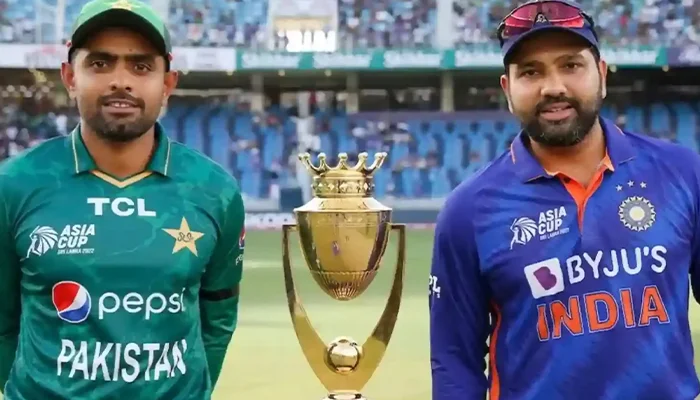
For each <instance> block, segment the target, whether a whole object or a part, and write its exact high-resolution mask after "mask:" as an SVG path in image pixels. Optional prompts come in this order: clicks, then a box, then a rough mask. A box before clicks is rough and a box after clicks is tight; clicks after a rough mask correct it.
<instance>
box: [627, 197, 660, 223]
mask: <svg viewBox="0 0 700 400" xmlns="http://www.w3.org/2000/svg"><path fill="white" fill-rule="evenodd" d="M618 215H619V216H620V221H622V224H623V225H625V227H626V228H627V229H630V230H633V231H635V232H641V231H645V230H647V229H649V228H651V226H652V225H654V221H656V209H655V208H654V205H653V204H651V202H650V201H649V200H647V199H645V198H644V197H641V196H632V197H628V198H626V199H625V200H624V201H623V202H622V203H621V204H620V208H619V209H618Z"/></svg>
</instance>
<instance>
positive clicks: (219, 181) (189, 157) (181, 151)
mask: <svg viewBox="0 0 700 400" xmlns="http://www.w3.org/2000/svg"><path fill="white" fill-rule="evenodd" d="M170 146H171V150H170V151H171V152H172V154H171V157H170V162H172V163H173V167H174V168H173V177H174V178H175V179H179V180H186V181H188V182H192V183H193V184H194V185H195V187H197V188H201V189H204V190H207V191H210V192H215V193H220V194H221V195H223V196H226V197H229V198H231V197H233V196H235V195H238V194H240V187H239V184H238V181H237V180H236V178H235V177H234V176H233V175H231V173H230V172H229V171H228V170H226V169H225V168H224V167H223V166H221V165H220V164H219V163H217V162H215V161H214V160H212V159H211V158H209V157H208V156H206V155H205V154H203V153H201V152H199V151H197V150H195V149H193V148H191V147H188V146H186V145H184V144H182V143H179V142H176V141H173V140H171V144H170Z"/></svg>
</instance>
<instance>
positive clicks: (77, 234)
mask: <svg viewBox="0 0 700 400" xmlns="http://www.w3.org/2000/svg"><path fill="white" fill-rule="evenodd" d="M92 236H95V224H78V225H66V226H65V227H64V228H63V229H62V230H61V233H60V234H59V233H58V232H57V231H56V230H55V229H54V228H52V227H50V226H37V227H36V228H34V230H33V231H32V233H30V234H29V237H30V239H31V243H30V244H29V248H28V249H27V257H26V258H29V257H31V256H43V255H45V254H47V253H48V252H49V251H51V250H54V249H56V254H57V255H78V254H93V253H94V252H95V249H94V248H90V247H88V246H87V244H88V242H89V240H90V238H91V237H92Z"/></svg>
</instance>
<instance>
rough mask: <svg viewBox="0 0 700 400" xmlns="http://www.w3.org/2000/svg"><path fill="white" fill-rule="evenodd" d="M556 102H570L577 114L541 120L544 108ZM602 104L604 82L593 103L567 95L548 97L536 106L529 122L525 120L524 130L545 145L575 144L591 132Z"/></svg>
mask: <svg viewBox="0 0 700 400" xmlns="http://www.w3.org/2000/svg"><path fill="white" fill-rule="evenodd" d="M554 103H567V104H569V105H570V106H571V108H573V110H574V111H575V112H576V115H574V116H573V117H572V118H571V119H566V120H564V121H562V122H544V123H543V122H541V121H540V119H539V116H540V113H541V112H542V110H543V109H545V108H546V107H547V106H549V105H551V104H554ZM602 105H603V88H602V83H601V84H600V86H599V87H598V93H597V94H596V99H595V102H593V104H585V105H583V104H581V102H579V101H578V100H576V99H573V98H568V97H565V96H559V97H547V98H546V99H545V100H543V101H542V102H541V103H540V104H538V105H537V107H535V113H534V115H533V116H532V118H531V119H530V120H529V121H527V122H523V130H524V131H525V133H526V134H527V136H528V137H529V138H530V139H532V140H534V141H535V142H537V143H539V144H541V145H543V146H549V147H570V146H574V145H576V144H578V143H581V142H582V141H583V139H585V138H586V136H588V134H589V133H590V132H591V129H592V128H593V125H594V124H595V122H596V120H598V116H599V115H600V109H601V107H602Z"/></svg>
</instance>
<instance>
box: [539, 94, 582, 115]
mask: <svg viewBox="0 0 700 400" xmlns="http://www.w3.org/2000/svg"><path fill="white" fill-rule="evenodd" d="M556 103H566V104H568V105H569V106H570V107H571V108H573V109H574V110H576V111H578V110H579V109H580V106H581V104H580V103H579V102H578V101H577V100H576V99H572V98H569V97H565V96H559V97H551V96H550V97H546V98H545V99H544V100H542V101H541V102H540V103H538V104H537V107H536V108H535V112H536V113H537V114H540V113H541V112H543V111H544V109H545V108H547V107H549V106H550V105H552V104H556Z"/></svg>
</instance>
